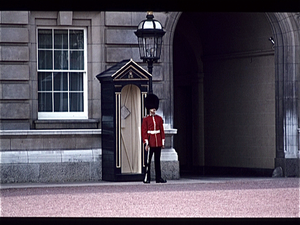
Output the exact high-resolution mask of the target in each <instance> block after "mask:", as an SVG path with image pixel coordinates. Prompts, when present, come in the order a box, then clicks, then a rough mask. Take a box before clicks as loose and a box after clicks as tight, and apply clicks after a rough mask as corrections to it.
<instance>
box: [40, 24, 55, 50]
mask: <svg viewBox="0 0 300 225" xmlns="http://www.w3.org/2000/svg"><path fill="white" fill-rule="evenodd" d="M38 47H39V48H47V49H52V30H49V29H47V30H39V31H38Z"/></svg>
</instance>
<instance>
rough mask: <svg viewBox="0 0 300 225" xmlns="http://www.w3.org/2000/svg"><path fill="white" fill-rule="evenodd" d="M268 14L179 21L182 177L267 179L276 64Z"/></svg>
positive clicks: (177, 111) (187, 16) (192, 16)
mask: <svg viewBox="0 0 300 225" xmlns="http://www.w3.org/2000/svg"><path fill="white" fill-rule="evenodd" d="M271 36H272V30H271V26H270V23H269V21H268V18H267V17H266V15H265V14H264V13H182V14H181V16H180V18H179V20H178V23H177V26H176V30H175V32H174V40H173V51H174V58H173V60H174V61H173V65H174V67H173V74H174V127H176V128H178V134H177V136H176V138H175V139H174V147H175V149H176V150H177V152H178V157H179V161H180V167H181V171H183V172H184V171H186V172H189V173H190V172H196V173H199V174H204V175H205V174H226V175H227V174H232V173H242V174H243V175H245V174H247V173H249V175H250V174H251V175H253V174H265V175H269V174H270V173H271V172H272V170H273V169H274V158H275V157H276V156H275V152H276V140H275V137H276V133H275V63H274V48H273V46H272V43H271V42H270V41H269V40H268V39H269V38H270V37H271Z"/></svg>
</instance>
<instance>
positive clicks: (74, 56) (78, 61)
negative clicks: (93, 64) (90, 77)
mask: <svg viewBox="0 0 300 225" xmlns="http://www.w3.org/2000/svg"><path fill="white" fill-rule="evenodd" d="M83 55H84V54H83V51H70V60H71V61H70V62H71V63H70V69H71V70H83V69H84V59H83Z"/></svg>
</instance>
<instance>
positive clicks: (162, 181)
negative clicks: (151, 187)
mask: <svg viewBox="0 0 300 225" xmlns="http://www.w3.org/2000/svg"><path fill="white" fill-rule="evenodd" d="M156 183H167V180H164V179H162V178H160V179H158V180H156Z"/></svg>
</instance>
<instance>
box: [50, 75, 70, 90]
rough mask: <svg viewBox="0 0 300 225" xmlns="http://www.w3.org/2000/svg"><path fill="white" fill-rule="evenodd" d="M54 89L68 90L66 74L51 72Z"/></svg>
mask: <svg viewBox="0 0 300 225" xmlns="http://www.w3.org/2000/svg"><path fill="white" fill-rule="evenodd" d="M53 78H54V91H68V74H67V73H53Z"/></svg>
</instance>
